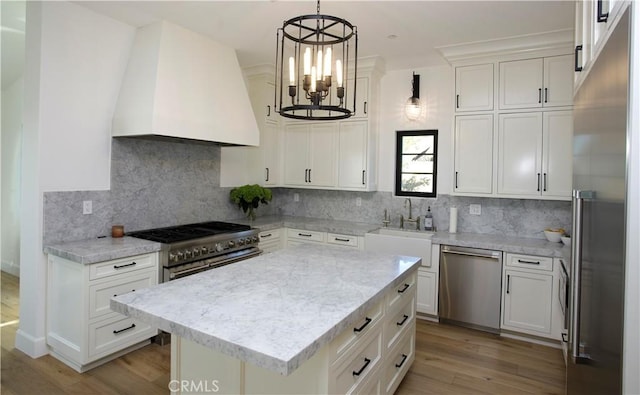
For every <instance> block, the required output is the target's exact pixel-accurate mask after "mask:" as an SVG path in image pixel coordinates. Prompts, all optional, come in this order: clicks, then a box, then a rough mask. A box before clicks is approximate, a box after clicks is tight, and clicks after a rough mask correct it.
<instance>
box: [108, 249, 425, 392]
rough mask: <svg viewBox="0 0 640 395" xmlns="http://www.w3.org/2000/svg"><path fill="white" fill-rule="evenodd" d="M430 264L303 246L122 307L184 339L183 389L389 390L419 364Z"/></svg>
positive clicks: (176, 351) (155, 290)
mask: <svg viewBox="0 0 640 395" xmlns="http://www.w3.org/2000/svg"><path fill="white" fill-rule="evenodd" d="M419 265H420V259H419V258H415V257H402V256H391V255H381V254H379V253H370V252H362V251H357V250H350V249H346V248H340V247H327V246H315V245H303V246H298V247H295V248H291V249H285V250H281V251H278V252H276V253H272V254H268V255H262V256H259V257H256V258H253V259H249V260H245V261H241V262H238V263H234V264H232V265H228V266H224V267H221V268H218V269H215V270H210V271H207V272H203V273H199V274H196V275H193V276H189V277H185V278H182V279H179V280H175V281H172V282H168V283H164V284H160V285H158V286H155V287H151V288H147V289H144V290H141V291H139V292H138V291H136V292H132V293H128V294H124V295H119V296H117V297H115V298H113V299H112V300H111V308H112V309H113V310H115V311H117V312H120V313H122V314H125V315H128V316H130V317H133V318H136V319H138V320H140V321H142V322H146V323H149V324H151V325H153V326H155V327H157V328H159V329H162V330H165V331H167V332H170V333H172V356H171V376H172V380H175V381H172V382H171V385H174V386H175V388H172V390H173V389H182V390H184V392H190V393H193V392H194V391H195V392H197V391H201V392H211V391H212V390H214V389H215V390H217V391H218V392H220V393H346V392H351V391H369V390H372V391H376V392H377V391H378V390H377V389H379V391H380V392H382V393H388V392H393V391H394V390H395V388H397V385H398V384H399V383H400V381H401V380H402V377H403V376H404V374H406V371H407V370H408V367H409V365H410V364H411V362H412V361H413V358H414V343H415V303H416V298H415V289H416V271H417V268H418V266H419ZM184 386H186V387H184ZM376 388H377V389H376ZM207 390H208V391H207Z"/></svg>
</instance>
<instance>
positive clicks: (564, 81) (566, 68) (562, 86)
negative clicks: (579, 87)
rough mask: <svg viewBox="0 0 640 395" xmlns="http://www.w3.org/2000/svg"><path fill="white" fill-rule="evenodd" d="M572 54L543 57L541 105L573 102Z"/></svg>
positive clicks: (559, 104)
mask: <svg viewBox="0 0 640 395" xmlns="http://www.w3.org/2000/svg"><path fill="white" fill-rule="evenodd" d="M573 63H574V58H573V55H562V56H552V57H549V58H544V92H543V98H544V99H543V101H542V104H543V107H557V106H570V105H572V104H573V70H574V64H573Z"/></svg>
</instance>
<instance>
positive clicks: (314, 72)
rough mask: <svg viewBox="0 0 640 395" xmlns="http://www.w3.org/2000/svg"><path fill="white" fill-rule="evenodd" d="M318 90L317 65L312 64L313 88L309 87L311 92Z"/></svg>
mask: <svg viewBox="0 0 640 395" xmlns="http://www.w3.org/2000/svg"><path fill="white" fill-rule="evenodd" d="M315 91H316V66H312V67H311V89H309V92H315Z"/></svg>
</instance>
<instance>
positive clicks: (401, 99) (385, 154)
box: [378, 65, 454, 194]
mask: <svg viewBox="0 0 640 395" xmlns="http://www.w3.org/2000/svg"><path fill="white" fill-rule="evenodd" d="M414 71H415V73H416V74H419V75H420V102H421V103H422V106H423V107H422V114H421V117H420V119H418V120H416V121H410V120H408V119H407V117H406V116H405V113H404V106H405V103H406V102H407V99H408V98H409V97H410V96H411V81H412V78H413V72H414ZM453 77H454V75H453V68H452V67H451V66H448V65H447V66H437V67H428V68H416V69H411V70H400V71H388V72H387V73H386V74H385V75H384V77H382V81H381V87H380V92H381V94H380V96H381V100H380V129H379V133H380V138H379V152H378V158H379V160H378V190H380V191H393V190H394V180H395V155H396V151H395V149H396V148H395V147H396V140H395V139H396V131H397V130H420V129H438V183H437V193H438V194H450V193H451V192H452V188H451V174H452V172H453V170H452V169H453V155H452V153H453V149H452V144H453V126H452V125H453Z"/></svg>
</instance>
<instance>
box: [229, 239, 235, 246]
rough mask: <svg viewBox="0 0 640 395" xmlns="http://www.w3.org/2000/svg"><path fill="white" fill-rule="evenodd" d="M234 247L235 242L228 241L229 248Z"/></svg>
mask: <svg viewBox="0 0 640 395" xmlns="http://www.w3.org/2000/svg"><path fill="white" fill-rule="evenodd" d="M235 246H236V242H235V241H233V240H230V241H229V248H233V247H235Z"/></svg>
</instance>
